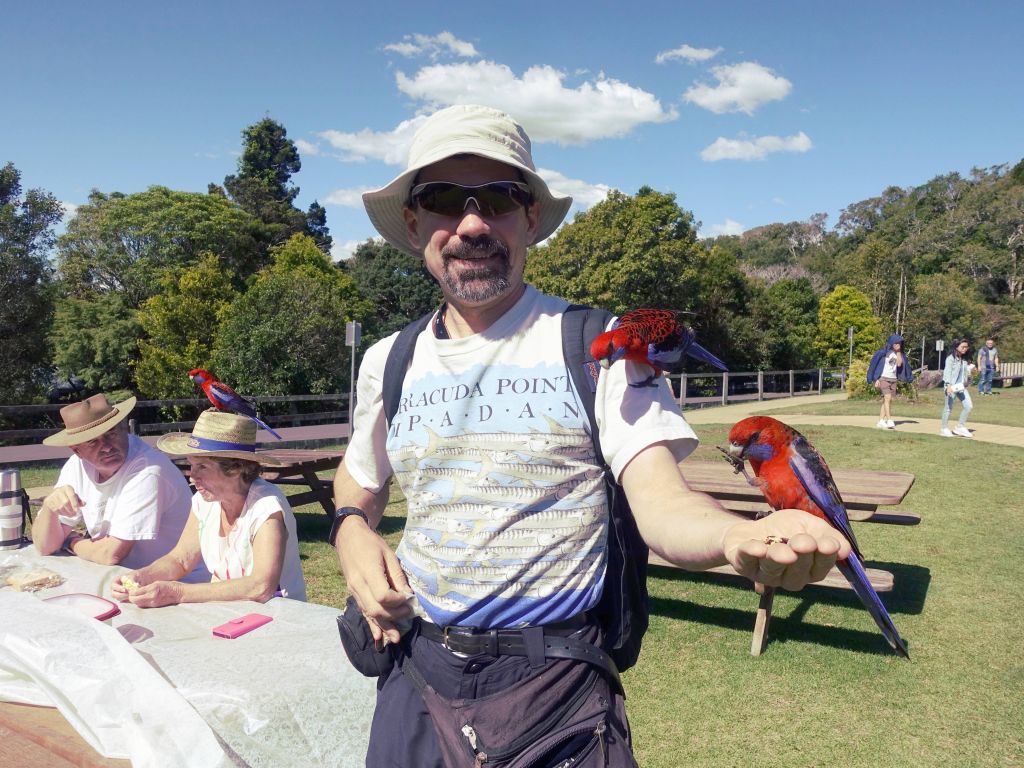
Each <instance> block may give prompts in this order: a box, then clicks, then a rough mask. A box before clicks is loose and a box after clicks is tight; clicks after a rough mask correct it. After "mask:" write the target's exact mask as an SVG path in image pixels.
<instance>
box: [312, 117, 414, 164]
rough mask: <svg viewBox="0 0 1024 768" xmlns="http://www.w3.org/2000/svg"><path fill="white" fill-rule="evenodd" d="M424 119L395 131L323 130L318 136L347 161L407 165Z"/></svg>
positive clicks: (400, 124) (401, 125) (406, 121)
mask: <svg viewBox="0 0 1024 768" xmlns="http://www.w3.org/2000/svg"><path fill="white" fill-rule="evenodd" d="M424 120H426V117H424V116H420V117H414V118H413V119H412V120H403V121H402V122H401V123H399V124H398V127H397V128H395V129H394V130H393V131H371V130H369V129H368V128H364V129H363V130H361V131H356V132H355V133H346V132H344V131H323V132H322V133H320V134H318V135H319V136H320V137H321V138H322V139H326V140H327V142H328V143H329V144H330V145H331V146H332V147H334V148H335V149H340V150H341V152H342V155H341V159H342V160H344V161H345V162H362V161H364V160H380V161H381V162H384V163H390V164H391V165H400V164H402V163H404V162H405V159H406V156H407V155H408V154H409V144H411V143H412V137H413V135H414V134H415V133H416V129H417V128H419V126H420V123H422V122H423V121H424Z"/></svg>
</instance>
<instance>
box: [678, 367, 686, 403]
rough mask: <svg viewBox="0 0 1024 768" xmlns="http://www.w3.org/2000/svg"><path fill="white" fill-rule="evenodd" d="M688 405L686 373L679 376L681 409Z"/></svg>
mask: <svg viewBox="0 0 1024 768" xmlns="http://www.w3.org/2000/svg"><path fill="white" fill-rule="evenodd" d="M685 407H686V374H685V373H684V374H683V375H682V376H680V377H679V410H680V411H681V410H683V409H684V408H685Z"/></svg>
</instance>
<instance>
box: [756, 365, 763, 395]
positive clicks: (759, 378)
mask: <svg viewBox="0 0 1024 768" xmlns="http://www.w3.org/2000/svg"><path fill="white" fill-rule="evenodd" d="M757 399H758V400H764V371H758V372H757Z"/></svg>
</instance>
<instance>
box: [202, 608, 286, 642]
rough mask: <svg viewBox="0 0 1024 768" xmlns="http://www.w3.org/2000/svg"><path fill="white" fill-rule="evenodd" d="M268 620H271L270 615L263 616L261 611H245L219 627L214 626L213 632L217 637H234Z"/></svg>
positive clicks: (250, 630) (260, 625)
mask: <svg viewBox="0 0 1024 768" xmlns="http://www.w3.org/2000/svg"><path fill="white" fill-rule="evenodd" d="M268 621H273V619H272V618H271V617H270V616H264V615H263V614H262V613H247V614H246V615H245V616H239V617H238V618H237V619H232V620H231V621H228V622H225V623H224V624H221V625H220V626H219V627H214V628H213V634H214V635H216V636H217V637H227V638H229V639H234V638H236V637H238V636H239V635H244V634H245V633H246V632H252V631H253V630H254V629H256V628H257V627H262V626H263V625H264V624H266V623H267V622H268Z"/></svg>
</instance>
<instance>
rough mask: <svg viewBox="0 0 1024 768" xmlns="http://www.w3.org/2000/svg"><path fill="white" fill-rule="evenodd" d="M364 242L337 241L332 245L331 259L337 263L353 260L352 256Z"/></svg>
mask: <svg viewBox="0 0 1024 768" xmlns="http://www.w3.org/2000/svg"><path fill="white" fill-rule="evenodd" d="M363 242H365V241H363V240H346V241H345V242H343V243H342V242H339V241H337V240H335V241H334V242H333V243H332V244H331V258H332V259H334V260H335V261H343V260H345V259H351V258H352V254H353V253H355V252H356V248H358V247H359V246H360V245H362V244H363Z"/></svg>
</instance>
